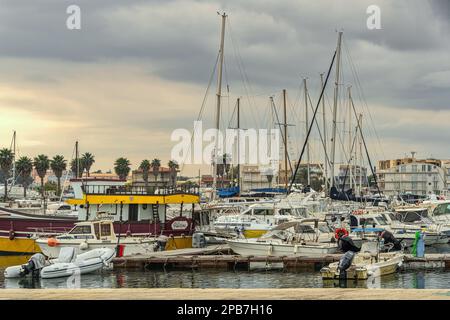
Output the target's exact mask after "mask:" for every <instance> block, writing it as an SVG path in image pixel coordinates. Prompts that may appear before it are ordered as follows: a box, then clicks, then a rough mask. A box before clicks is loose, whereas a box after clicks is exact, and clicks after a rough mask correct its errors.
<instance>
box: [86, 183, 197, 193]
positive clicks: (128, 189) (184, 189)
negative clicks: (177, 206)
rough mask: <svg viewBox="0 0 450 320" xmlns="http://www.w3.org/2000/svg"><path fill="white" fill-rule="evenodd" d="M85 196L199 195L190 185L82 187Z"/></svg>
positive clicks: (195, 188) (194, 187)
mask: <svg viewBox="0 0 450 320" xmlns="http://www.w3.org/2000/svg"><path fill="white" fill-rule="evenodd" d="M81 188H82V190H83V192H84V193H85V194H87V195H172V194H195V195H198V194H199V188H198V187H196V186H190V185H181V186H167V185H161V186H156V185H149V186H111V185H84V186H82V187H81Z"/></svg>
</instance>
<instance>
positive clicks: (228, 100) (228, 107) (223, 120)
mask: <svg viewBox="0 0 450 320" xmlns="http://www.w3.org/2000/svg"><path fill="white" fill-rule="evenodd" d="M223 67H224V71H225V72H224V73H225V83H226V86H227V95H226V98H227V109H226V111H227V112H226V115H227V116H228V115H229V114H228V113H229V111H230V84H229V82H228V72H227V63H226V57H225V56H224V57H223ZM223 109H224V108H221V110H220V111H221V112H222V114H221V115H220V116H221V119H222V122H223V123H222V127H223V128H225V121H226V120H225V116H224V114H225V111H224V110H223Z"/></svg>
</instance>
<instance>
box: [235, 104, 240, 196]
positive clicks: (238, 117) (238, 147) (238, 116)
mask: <svg viewBox="0 0 450 320" xmlns="http://www.w3.org/2000/svg"><path fill="white" fill-rule="evenodd" d="M240 106H241V98H237V106H236V107H237V129H238V136H237V156H238V164H237V167H238V170H237V179H238V188H239V195H241V163H240V161H241V145H240V143H241V141H240V139H239V136H240Z"/></svg>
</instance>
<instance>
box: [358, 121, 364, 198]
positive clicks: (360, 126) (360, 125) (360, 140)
mask: <svg viewBox="0 0 450 320" xmlns="http://www.w3.org/2000/svg"><path fill="white" fill-rule="evenodd" d="M358 124H359V130H362V113H360V114H359V119H358ZM358 138H359V195H360V196H361V193H362V173H363V170H362V139H361V138H360V137H359V136H358Z"/></svg>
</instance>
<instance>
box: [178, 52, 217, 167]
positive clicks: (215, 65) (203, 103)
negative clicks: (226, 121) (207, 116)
mask: <svg viewBox="0 0 450 320" xmlns="http://www.w3.org/2000/svg"><path fill="white" fill-rule="evenodd" d="M219 55H220V52H219V53H217V57H216V62H215V64H214V68H213V70H212V73H211V76H210V77H209V82H208V86H207V88H206V91H205V95H204V96H203V101H202V105H201V108H200V110H199V112H198V115H197V121H199V120H200V119H201V118H202V115H203V111H204V109H205V105H206V100H207V98H208V93H209V89H210V87H211V84H212V81H213V79H214V74H215V73H216V68H217V64H218V62H219ZM196 131H197V127H196V126H195V125H194V132H193V134H192V135H191V143H190V144H189V147H188V152H186V156H185V157H184V159H183V162H182V163H181V168H180V171H183V168H184V163H185V162H186V158H187V156H188V155H189V154H190V151H191V146H192V141H193V140H194V134H195V132H196Z"/></svg>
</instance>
